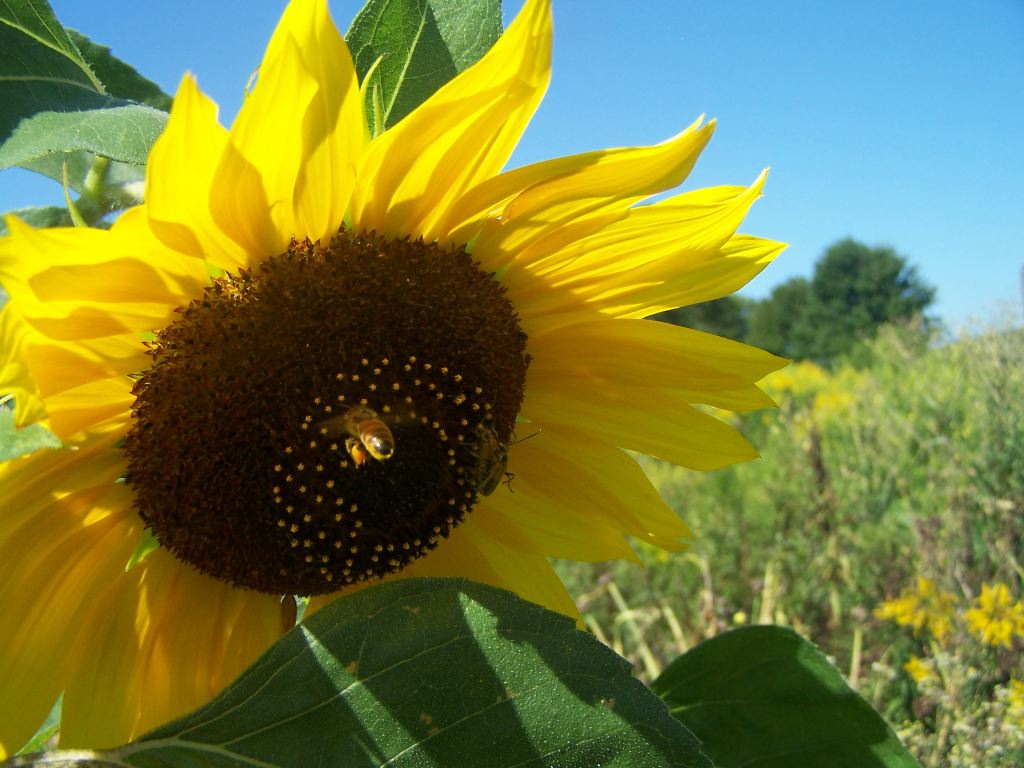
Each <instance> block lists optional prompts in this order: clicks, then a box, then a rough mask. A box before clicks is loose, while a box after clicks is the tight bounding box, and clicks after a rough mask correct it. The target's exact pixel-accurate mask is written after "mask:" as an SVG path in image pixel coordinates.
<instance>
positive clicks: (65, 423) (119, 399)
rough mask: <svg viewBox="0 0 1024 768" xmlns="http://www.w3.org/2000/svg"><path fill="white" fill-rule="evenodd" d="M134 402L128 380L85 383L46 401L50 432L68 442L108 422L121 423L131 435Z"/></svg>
mask: <svg viewBox="0 0 1024 768" xmlns="http://www.w3.org/2000/svg"><path fill="white" fill-rule="evenodd" d="M134 400H135V396H134V395H132V393H131V387H130V385H129V382H128V381H127V380H122V379H100V380H99V381H90V382H88V383H87V384H81V385H79V386H77V387H73V388H71V389H68V390H65V391H63V392H58V393H56V394H53V395H51V396H50V397H48V398H46V412H47V414H49V417H50V429H51V430H52V431H53V433H54V434H55V435H57V437H59V438H60V439H61V440H64V441H65V442H68V441H70V440H72V439H73V438H74V436H75V435H76V434H77V433H79V432H81V431H82V430H86V429H89V428H90V427H97V426H99V425H100V424H102V423H104V422H107V421H108V420H109V421H110V422H119V423H120V424H121V425H122V429H123V430H124V431H126V432H127V429H128V420H129V417H130V409H131V406H132V403H133V402H134Z"/></svg>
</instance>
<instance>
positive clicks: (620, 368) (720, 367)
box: [527, 318, 787, 407]
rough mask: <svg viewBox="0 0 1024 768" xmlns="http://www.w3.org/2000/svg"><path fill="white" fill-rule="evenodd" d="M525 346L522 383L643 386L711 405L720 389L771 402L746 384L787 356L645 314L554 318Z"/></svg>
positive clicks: (737, 397)
mask: <svg viewBox="0 0 1024 768" xmlns="http://www.w3.org/2000/svg"><path fill="white" fill-rule="evenodd" d="M529 351H530V352H531V354H532V355H533V360H532V362H531V363H530V368H529V370H528V372H527V390H528V391H531V390H534V389H538V390H554V391H558V390H560V389H561V390H565V391H569V392H575V391H577V390H578V389H581V388H582V389H587V388H589V389H594V388H601V389H603V390H607V391H615V390H616V389H617V388H620V387H626V388H630V390H631V391H640V390H643V389H644V388H645V387H650V388H651V389H652V390H654V389H665V390H671V391H672V392H673V393H674V394H675V395H678V396H679V397H681V398H683V399H685V400H686V401H687V402H691V403H706V404H709V405H716V406H718V407H724V406H721V405H720V402H719V401H720V400H721V399H722V398H723V397H724V396H727V397H728V398H729V400H730V402H734V403H738V402H740V401H744V402H746V401H749V403H750V404H751V405H753V404H755V403H760V404H762V405H771V403H772V401H771V399H770V398H768V397H767V396H766V395H762V394H761V393H760V391H759V390H758V389H757V388H756V387H755V386H754V384H755V382H757V381H760V380H761V379H762V378H764V377H765V376H766V375H768V374H769V373H771V372H772V371H775V370H778V369H779V368H782V367H783V366H785V365H786V363H787V361H786V360H784V359H783V358H781V357H776V356H775V355H772V354H770V353H768V352H764V351H762V350H760V349H756V348H754V347H749V346H747V345H745V344H740V343H739V342H735V341H730V340H728V339H723V338H720V337H718V336H713V335H711V334H707V333H701V332H700V331H695V330H692V329H690V328H681V327H679V326H675V325H672V324H670V323H660V322H655V321H653V320H612V319H605V318H602V319H599V320H592V321H589V322H580V323H574V324H572V325H564V326H558V327H556V328H553V329H550V330H548V331H547V332H543V331H542V332H540V333H538V334H536V335H533V336H531V337H530V341H529ZM712 401H714V402H712ZM754 407H756V406H754Z"/></svg>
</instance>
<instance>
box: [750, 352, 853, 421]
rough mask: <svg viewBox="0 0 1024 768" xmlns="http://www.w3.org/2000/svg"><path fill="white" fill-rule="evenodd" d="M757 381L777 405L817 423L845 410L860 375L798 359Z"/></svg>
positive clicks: (850, 402) (845, 369) (851, 398)
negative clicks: (833, 369) (831, 371)
mask: <svg viewBox="0 0 1024 768" xmlns="http://www.w3.org/2000/svg"><path fill="white" fill-rule="evenodd" d="M760 384H761V386H762V387H763V388H764V389H765V391H766V392H767V393H768V394H769V395H771V396H772V397H773V398H774V399H775V400H776V401H777V402H778V403H779V404H780V405H782V406H783V407H787V406H788V407H790V408H792V409H794V410H798V411H800V412H801V414H800V416H801V419H800V421H806V422H811V421H814V422H819V423H820V422H827V421H829V420H831V419H833V418H835V417H836V416H841V415H843V414H845V413H846V412H847V411H849V409H850V407H851V406H852V405H853V403H854V400H855V393H858V392H860V390H861V389H862V386H863V374H861V373H860V372H859V371H856V370H854V369H853V368H845V367H844V368H840V369H839V370H838V371H836V372H834V373H829V372H828V371H827V370H825V369H824V368H822V367H821V366H820V365H816V364H815V363H812V362H809V361H806V360H801V361H800V362H797V363H793V364H791V365H789V366H787V367H786V368H783V369H782V370H779V371H775V372H774V373H772V374H770V375H769V376H768V377H766V378H765V379H764V380H763V381H761V382H760ZM798 426H799V425H798Z"/></svg>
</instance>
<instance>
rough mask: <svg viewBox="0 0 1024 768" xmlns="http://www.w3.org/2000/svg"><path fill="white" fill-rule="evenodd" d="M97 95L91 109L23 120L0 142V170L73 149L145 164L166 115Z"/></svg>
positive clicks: (39, 114)
mask: <svg viewBox="0 0 1024 768" xmlns="http://www.w3.org/2000/svg"><path fill="white" fill-rule="evenodd" d="M102 98H103V103H102V104H100V105H99V106H98V108H96V109H82V110H79V111H73V112H39V113H37V114H35V115H33V116H32V117H29V118H25V119H24V120H22V121H21V122H20V123H19V124H18V127H17V128H15V129H14V132H13V133H12V134H11V136H10V138H8V139H7V141H5V142H4V143H3V145H2V146H0V169H3V168H9V167H11V166H12V165H24V164H26V163H29V162H30V161H32V160H36V159H38V158H40V157H43V156H45V155H49V154H53V153H57V152H61V153H62V152H74V151H76V150H84V151H86V152H92V153H94V154H97V155H103V156H104V157H109V158H111V159H112V160H118V161H120V162H122V163H131V164H133V165H145V163H146V158H147V157H148V155H149V148H150V147H151V146H153V142H154V141H156V138H157V136H159V135H160V134H161V133H162V132H163V130H164V126H165V125H166V124H167V113H166V112H161V111H160V110H159V109H153V108H152V107H146V106H143V105H141V104H128V103H126V102H122V101H119V100H118V99H111V98H109V97H102Z"/></svg>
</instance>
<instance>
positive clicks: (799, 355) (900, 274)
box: [654, 238, 935, 363]
mask: <svg viewBox="0 0 1024 768" xmlns="http://www.w3.org/2000/svg"><path fill="white" fill-rule="evenodd" d="M934 299H935V288H934V287H932V286H930V285H928V284H927V283H926V282H925V281H924V280H923V279H922V278H921V277H920V275H919V274H918V272H917V268H916V267H914V266H913V265H911V264H909V263H908V261H907V260H906V259H905V258H904V257H902V256H900V255H899V254H897V253H896V252H895V251H894V250H893V249H892V248H889V247H886V246H876V247H871V246H867V245H864V244H863V243H860V242H858V241H856V240H854V239H852V238H846V239H844V240H840V241H838V242H836V243H834V244H833V245H831V246H829V247H828V248H827V249H826V250H825V252H824V253H823V254H822V255H821V257H820V258H819V259H818V261H817V262H816V263H815V266H814V274H813V276H812V277H811V278H810V279H807V278H804V277H793V278H790V279H789V280H787V281H786V282H784V283H781V284H780V285H777V286H776V287H775V289H774V290H773V291H772V292H771V295H770V296H768V298H766V299H761V300H757V299H747V298H743V297H740V296H726V297H724V298H721V299H717V300H716V301H709V302H705V303H703V304H694V305H692V306H689V307H681V308H679V309H673V310H670V311H668V312H661V313H659V314H657V315H654V318H655V319H657V320H663V321H666V322H670V323H675V324H676V325H683V326H687V327H689V328H696V329H698V330H701V331H708V332H709V333H714V334H717V335H719V336H725V337H727V338H730V339H735V340H737V341H742V342H745V343H747V344H753V345H754V346H757V347H761V348H762V349H767V350H768V351H770V352H774V353H775V354H777V355H782V356H783V357H788V358H791V359H793V360H808V359H809V360H815V361H817V362H822V363H827V362H828V361H830V360H833V359H835V358H837V357H841V356H843V355H846V354H847V353H849V352H851V351H852V350H853V349H854V348H855V347H856V346H857V345H858V344H859V343H861V342H863V341H865V340H867V339H870V338H871V337H872V336H874V334H875V331H876V330H877V329H878V328H879V327H880V326H882V325H884V324H886V323H890V322H899V321H908V320H911V319H914V318H924V319H925V321H926V322H929V320H928V319H927V318H925V317H924V313H925V310H926V309H927V308H928V307H929V306H930V305H931V303H932V302H933V301H934Z"/></svg>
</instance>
